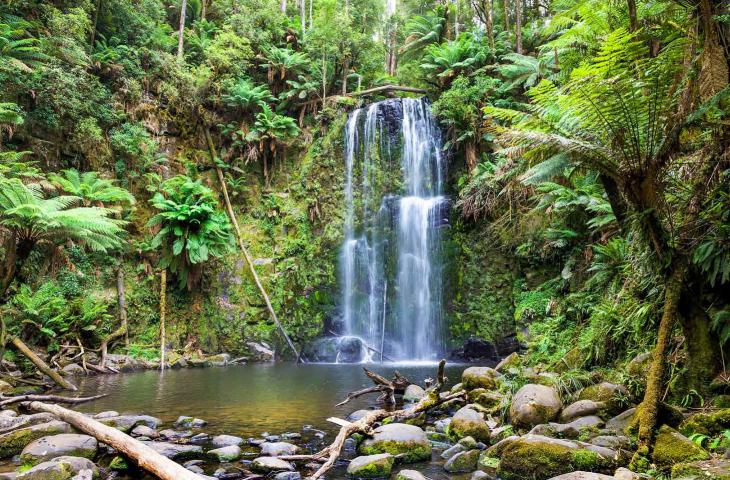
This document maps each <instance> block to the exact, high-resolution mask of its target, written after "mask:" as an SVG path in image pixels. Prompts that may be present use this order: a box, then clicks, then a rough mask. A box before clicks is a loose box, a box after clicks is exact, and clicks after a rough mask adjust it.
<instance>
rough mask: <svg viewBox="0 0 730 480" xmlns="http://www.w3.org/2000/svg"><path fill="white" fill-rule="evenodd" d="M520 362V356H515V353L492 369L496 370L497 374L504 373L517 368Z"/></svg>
mask: <svg viewBox="0 0 730 480" xmlns="http://www.w3.org/2000/svg"><path fill="white" fill-rule="evenodd" d="M521 363H522V361H521V360H520V356H519V355H518V354H517V352H512V353H510V354H509V355H508V356H506V357H504V358H503V359H502V360H501V361H500V362H499V363H498V364H497V366H496V367H494V370H496V371H497V372H499V373H504V372H507V371H509V370H510V369H511V368H519V367H520V365H521Z"/></svg>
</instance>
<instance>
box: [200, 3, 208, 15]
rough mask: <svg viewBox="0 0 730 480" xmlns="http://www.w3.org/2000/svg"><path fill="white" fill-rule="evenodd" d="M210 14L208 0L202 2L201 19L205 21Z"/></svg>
mask: <svg viewBox="0 0 730 480" xmlns="http://www.w3.org/2000/svg"><path fill="white" fill-rule="evenodd" d="M207 14H208V0H202V1H201V5H200V19H201V20H205V17H206V15H207Z"/></svg>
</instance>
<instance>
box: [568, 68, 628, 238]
mask: <svg viewBox="0 0 730 480" xmlns="http://www.w3.org/2000/svg"><path fill="white" fill-rule="evenodd" d="M556 58H557V56H556ZM598 179H599V180H600V181H601V184H602V185H603V189H604V190H605V191H606V197H608V203H609V204H611V210H613V216H614V217H616V223H618V228H619V229H620V230H621V232H623V231H624V227H625V226H626V217H627V215H628V214H627V211H628V206H627V205H626V201H625V200H624V198H623V197H622V196H621V191H620V190H619V187H618V184H617V183H616V180H615V179H614V178H612V177H609V176H608V175H605V174H603V173H601V174H599V175H598Z"/></svg>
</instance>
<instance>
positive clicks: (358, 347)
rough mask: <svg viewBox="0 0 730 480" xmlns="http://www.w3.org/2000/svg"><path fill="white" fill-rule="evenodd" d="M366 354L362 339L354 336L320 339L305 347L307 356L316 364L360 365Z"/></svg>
mask: <svg viewBox="0 0 730 480" xmlns="http://www.w3.org/2000/svg"><path fill="white" fill-rule="evenodd" d="M366 353H367V352H366V347H365V344H364V343H363V341H362V339H360V338H358V337H352V336H342V337H324V338H319V339H317V340H315V341H314V342H312V343H311V344H309V345H307V346H306V347H305V355H306V356H307V358H309V359H310V360H312V361H315V362H327V363H334V362H338V363H358V362H361V361H362V360H363V358H364V357H365V355H366Z"/></svg>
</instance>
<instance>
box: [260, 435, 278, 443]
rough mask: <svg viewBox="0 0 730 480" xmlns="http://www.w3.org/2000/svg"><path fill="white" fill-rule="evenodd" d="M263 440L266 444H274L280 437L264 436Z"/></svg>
mask: <svg viewBox="0 0 730 480" xmlns="http://www.w3.org/2000/svg"><path fill="white" fill-rule="evenodd" d="M264 439H265V440H266V441H267V442H272V443H275V442H278V441H279V440H281V437H280V436H279V435H264Z"/></svg>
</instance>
